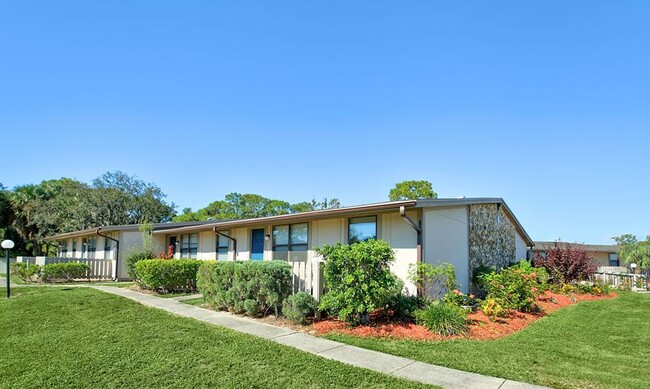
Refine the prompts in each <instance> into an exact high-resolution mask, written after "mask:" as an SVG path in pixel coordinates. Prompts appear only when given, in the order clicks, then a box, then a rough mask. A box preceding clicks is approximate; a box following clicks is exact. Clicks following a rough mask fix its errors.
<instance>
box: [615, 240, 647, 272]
mask: <svg viewBox="0 0 650 389" xmlns="http://www.w3.org/2000/svg"><path fill="white" fill-rule="evenodd" d="M612 239H614V241H616V244H618V245H620V246H621V248H620V250H619V252H618V257H619V258H620V259H622V260H623V262H625V263H626V264H627V265H629V264H631V263H635V264H636V265H637V266H638V267H639V268H640V269H648V268H650V236H647V237H646V240H645V241H639V240H638V239H637V237H636V236H635V235H632V234H625V235H621V236H616V237H614V238H612Z"/></svg>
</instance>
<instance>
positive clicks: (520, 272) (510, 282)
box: [482, 261, 544, 312]
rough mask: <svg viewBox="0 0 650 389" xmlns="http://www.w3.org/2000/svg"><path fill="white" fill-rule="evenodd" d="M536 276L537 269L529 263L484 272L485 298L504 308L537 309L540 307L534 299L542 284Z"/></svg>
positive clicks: (525, 310)
mask: <svg viewBox="0 0 650 389" xmlns="http://www.w3.org/2000/svg"><path fill="white" fill-rule="evenodd" d="M522 262H526V261H522ZM538 276H539V275H538V269H535V268H533V267H531V266H530V263H521V264H515V265H513V266H511V267H507V268H505V269H502V270H501V271H500V272H498V273H496V272H493V273H489V274H485V275H483V277H482V282H483V285H484V287H485V289H486V290H487V296H486V300H489V299H493V300H495V301H496V302H497V303H498V304H499V305H501V306H502V307H503V308H505V309H515V310H517V311H521V312H533V311H538V310H539V309H540V308H539V306H538V305H537V304H536V303H535V300H536V299H537V296H539V295H540V294H541V293H542V292H543V286H544V285H543V283H541V282H540V280H539V278H538Z"/></svg>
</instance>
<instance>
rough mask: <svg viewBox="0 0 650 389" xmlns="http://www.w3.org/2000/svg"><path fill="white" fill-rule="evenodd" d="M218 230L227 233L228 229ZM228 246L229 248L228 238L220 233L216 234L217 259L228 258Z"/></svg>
mask: <svg viewBox="0 0 650 389" xmlns="http://www.w3.org/2000/svg"><path fill="white" fill-rule="evenodd" d="M219 232H221V233H223V234H226V235H228V231H219ZM229 248H230V239H228V238H226V237H224V236H221V235H217V260H218V261H227V260H228V249H229Z"/></svg>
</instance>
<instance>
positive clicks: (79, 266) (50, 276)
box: [41, 262, 90, 282]
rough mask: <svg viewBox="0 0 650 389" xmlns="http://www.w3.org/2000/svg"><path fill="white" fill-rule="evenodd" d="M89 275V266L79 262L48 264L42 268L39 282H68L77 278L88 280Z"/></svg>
mask: <svg viewBox="0 0 650 389" xmlns="http://www.w3.org/2000/svg"><path fill="white" fill-rule="evenodd" d="M89 273H90V266H89V265H88V264H87V263H79V262H63V263H50V264H47V265H45V266H43V270H42V274H41V281H43V282H56V281H64V282H69V281H72V280H74V279H78V278H88V275H89Z"/></svg>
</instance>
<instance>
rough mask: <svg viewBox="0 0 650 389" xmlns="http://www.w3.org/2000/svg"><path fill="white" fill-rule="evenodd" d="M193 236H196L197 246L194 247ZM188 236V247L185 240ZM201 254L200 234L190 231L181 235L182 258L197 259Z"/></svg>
mask: <svg viewBox="0 0 650 389" xmlns="http://www.w3.org/2000/svg"><path fill="white" fill-rule="evenodd" d="M192 236H196V247H192ZM184 237H187V247H185V243H184V242H183V238H184ZM198 254H199V234H198V233H190V234H183V235H181V258H182V259H197V258H198Z"/></svg>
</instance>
